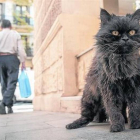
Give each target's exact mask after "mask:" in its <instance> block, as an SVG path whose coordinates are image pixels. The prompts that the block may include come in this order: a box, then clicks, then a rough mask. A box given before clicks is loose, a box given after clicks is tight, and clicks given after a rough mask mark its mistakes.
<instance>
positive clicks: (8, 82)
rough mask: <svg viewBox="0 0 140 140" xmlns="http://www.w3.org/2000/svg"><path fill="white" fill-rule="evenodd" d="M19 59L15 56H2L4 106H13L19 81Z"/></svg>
mask: <svg viewBox="0 0 140 140" xmlns="http://www.w3.org/2000/svg"><path fill="white" fill-rule="evenodd" d="M19 64H20V62H19V59H18V58H17V56H15V55H2V56H0V82H1V87H2V89H1V92H2V95H3V100H2V102H3V104H4V105H5V106H8V107H11V106H13V97H14V92H15V89H16V84H17V81H18V73H19Z"/></svg>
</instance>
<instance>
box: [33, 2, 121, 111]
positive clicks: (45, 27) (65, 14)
mask: <svg viewBox="0 0 140 140" xmlns="http://www.w3.org/2000/svg"><path fill="white" fill-rule="evenodd" d="M112 1H114V2H115V3H116V4H115V5H114V2H112ZM112 7H114V10H113V8H112ZM118 7H119V1H117V2H116V0H86V1H85V0H34V9H35V56H34V59H33V64H34V70H35V97H34V100H33V104H34V109H35V110H47V111H61V112H73V113H78V112H80V99H81V95H82V91H83V88H84V84H85V76H86V74H87V72H88V69H89V66H90V63H91V60H92V57H94V55H95V50H96V47H95V46H94V47H91V46H93V44H95V40H94V39H93V37H94V35H95V34H96V33H97V31H98V29H99V25H100V21H99V13H100V8H106V9H107V10H108V11H109V12H113V11H115V13H118V12H119V10H118ZM121 11H123V10H122V9H121Z"/></svg>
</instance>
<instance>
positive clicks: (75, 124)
mask: <svg viewBox="0 0 140 140" xmlns="http://www.w3.org/2000/svg"><path fill="white" fill-rule="evenodd" d="M91 121H92V120H89V119H87V118H85V117H81V118H79V119H78V120H76V121H74V122H73V123H70V124H68V125H66V128H67V129H77V128H80V127H84V126H86V125H87V124H89V123H90V122H91Z"/></svg>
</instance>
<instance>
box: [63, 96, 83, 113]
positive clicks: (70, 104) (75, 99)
mask: <svg viewBox="0 0 140 140" xmlns="http://www.w3.org/2000/svg"><path fill="white" fill-rule="evenodd" d="M81 97H82V96H72V97H62V98H61V112H71V113H80V112H81Z"/></svg>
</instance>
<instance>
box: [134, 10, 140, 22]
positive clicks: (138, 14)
mask: <svg viewBox="0 0 140 140" xmlns="http://www.w3.org/2000/svg"><path fill="white" fill-rule="evenodd" d="M132 18H133V19H137V20H140V9H138V10H136V11H135V12H134V13H133V14H132Z"/></svg>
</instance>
